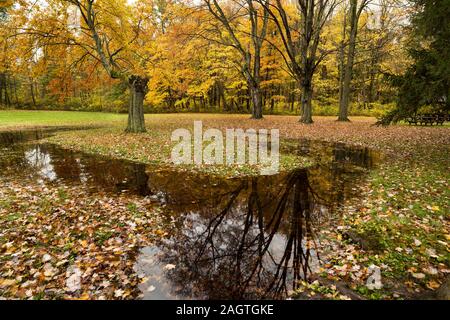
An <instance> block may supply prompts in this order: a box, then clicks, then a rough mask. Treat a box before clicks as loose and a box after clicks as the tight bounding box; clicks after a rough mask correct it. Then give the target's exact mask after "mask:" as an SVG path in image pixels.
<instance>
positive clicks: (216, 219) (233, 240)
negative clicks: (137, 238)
mask: <svg viewBox="0 0 450 320" xmlns="http://www.w3.org/2000/svg"><path fill="white" fill-rule="evenodd" d="M150 181H152V178H151V177H150ZM155 181H156V180H155ZM274 187H276V188H274ZM179 188H181V190H179V189H178V190H170V189H168V188H167V185H166V189H165V191H166V193H168V194H169V195H171V196H173V192H172V191H174V192H175V193H178V192H180V191H181V192H184V191H186V190H184V188H183V186H181V187H179ZM214 188H215V189H216V190H217V191H222V192H221V193H219V195H220V196H219V199H217V198H210V201H209V203H208V201H207V200H206V199H207V198H206V197H205V198H200V199H202V200H203V201H202V204H201V206H199V207H198V208H197V210H195V209H194V208H193V206H188V207H185V206H183V208H181V207H180V204H179V203H170V202H169V203H168V206H169V208H170V209H171V210H174V211H177V212H178V213H181V212H183V211H184V212H186V214H185V215H182V216H179V219H178V223H179V225H180V226H179V228H178V229H177V231H176V233H175V234H174V235H173V236H172V237H171V238H170V239H168V240H167V241H163V242H161V244H159V245H158V246H157V249H155V248H148V249H146V250H147V251H145V250H144V251H143V255H142V256H141V258H140V261H139V262H138V265H137V270H138V272H140V273H142V274H145V275H146V276H147V277H150V280H149V281H148V282H147V283H146V284H145V285H144V286H143V288H142V289H143V291H144V292H145V297H146V298H149V299H151V298H158V299H160V298H196V299H261V298H263V299H264V298H281V297H284V296H285V295H286V294H287V292H288V290H291V289H294V288H296V283H297V281H298V280H299V279H303V278H305V277H306V276H307V274H308V272H310V271H312V269H313V268H314V267H315V265H314V264H315V260H316V259H317V258H318V255H317V252H315V251H314V247H315V245H314V241H315V240H314V239H315V237H314V227H313V224H314V222H315V221H317V217H318V216H320V215H321V212H322V211H321V210H320V209H321V205H319V201H320V200H319V195H318V194H316V193H315V191H314V190H313V188H312V187H311V185H310V184H309V179H308V171H307V170H296V171H294V172H291V173H289V174H287V175H282V176H277V177H272V178H268V177H260V178H249V179H239V180H237V181H234V183H231V184H230V183H228V188H227V190H226V192H225V190H224V189H223V188H224V186H221V185H216V186H215V187H214ZM200 194H201V191H199V192H198V193H197V195H200ZM197 199H198V198H197ZM205 208H207V209H206V210H205ZM145 260H146V261H147V263H146V262H145ZM167 266H169V267H167ZM172 268H173V269H172ZM155 275H157V276H155ZM149 288H150V290H149ZM156 288H158V290H156Z"/></svg>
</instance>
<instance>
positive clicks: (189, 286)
mask: <svg viewBox="0 0 450 320" xmlns="http://www.w3.org/2000/svg"><path fill="white" fill-rule="evenodd" d="M49 134H52V132H51V131H24V132H18V133H0V176H3V177H15V178H18V179H20V178H21V177H27V178H32V179H36V180H37V181H39V180H42V181H48V182H51V183H55V184H59V183H64V184H71V185H80V187H83V188H87V189H89V190H90V191H91V192H93V193H95V192H112V193H117V192H127V193H132V194H138V195H141V196H146V197H151V198H153V199H155V200H157V201H158V202H159V203H160V205H161V207H162V208H163V212H164V213H163V214H166V215H167V216H168V217H170V218H171V219H172V220H173V221H174V222H175V225H176V228H175V231H173V232H172V233H171V234H170V236H169V237H168V238H167V239H165V240H161V241H160V242H159V243H156V244H154V245H152V246H149V247H146V248H143V249H142V250H141V252H140V254H139V255H138V257H137V261H136V264H135V269H136V271H137V273H138V274H139V275H140V276H141V277H143V278H147V279H148V280H147V281H146V282H145V283H143V284H142V285H141V290H142V292H143V296H144V298H145V299H179V298H185V299H261V298H285V297H286V295H287V293H288V292H289V291H290V290H292V289H295V287H296V282H297V281H298V280H300V279H303V278H305V277H306V276H307V275H308V274H309V273H314V271H315V269H316V268H317V265H318V259H319V257H320V252H316V250H315V247H316V243H317V238H316V233H317V232H318V231H319V230H320V228H321V227H323V226H324V225H325V224H329V223H331V222H332V221H333V220H335V219H337V218H338V217H337V211H336V209H337V208H338V207H339V206H340V205H341V204H342V203H343V201H345V200H346V199H348V198H350V197H357V196H358V195H357V194H355V193H356V191H355V187H356V186H357V184H358V183H361V181H362V179H364V177H365V175H366V174H367V172H368V170H370V169H371V168H372V167H373V166H374V165H376V164H377V163H378V162H379V161H380V155H379V154H377V153H376V152H373V151H371V150H369V149H367V148H354V147H349V146H346V145H344V144H331V143H319V142H312V141H308V140H301V141H290V142H289V143H288V144H287V145H286V146H285V147H284V152H289V153H293V154H298V155H304V156H310V157H312V158H314V160H315V161H316V163H317V165H315V166H314V167H311V168H308V169H297V170H294V171H292V172H289V173H281V174H278V175H273V176H259V177H246V178H232V179H224V178H218V177H214V176H208V175H201V174H194V173H189V172H181V171H173V170H168V169H161V168H156V167H154V166H147V165H144V164H140V163H134V162H130V161H123V160H117V159H109V158H106V157H100V156H93V155H88V154H84V153H79V152H72V151H67V150H64V149H62V148H60V147H57V146H55V145H51V144H42V143H39V141H38V139H40V138H43V137H45V136H48V135H49ZM24 142H26V143H24Z"/></svg>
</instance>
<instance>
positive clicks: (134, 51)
mask: <svg viewBox="0 0 450 320" xmlns="http://www.w3.org/2000/svg"><path fill="white" fill-rule="evenodd" d="M33 13H34V15H32V17H31V18H30V20H29V21H28V23H27V24H26V26H21V27H20V28H18V29H17V30H16V36H19V35H25V36H29V37H30V38H31V39H32V40H31V42H32V45H33V46H34V50H37V49H39V48H40V49H45V48H48V47H52V46H63V47H64V48H69V47H75V48H76V50H73V51H72V53H73V54H74V56H73V57H72V60H73V61H72V62H71V63H70V66H76V65H78V64H80V63H93V64H94V65H95V66H98V65H100V66H102V68H103V69H104V70H105V71H106V73H107V74H108V75H109V77H111V78H113V79H120V80H121V81H122V82H124V83H126V84H127V86H128V88H129V93H130V100H129V109H128V125H127V128H126V131H127V132H144V131H145V122H144V110H143V102H144V98H145V95H146V94H147V91H148V87H147V84H148V80H149V79H148V77H147V75H146V68H145V66H146V62H147V60H148V57H149V56H150V55H151V53H150V50H148V42H149V41H152V40H153V38H154V34H155V30H154V27H153V25H152V24H151V23H149V21H148V19H147V18H148V17H149V16H151V14H152V6H151V4H147V5H145V4H136V5H133V6H131V5H129V4H128V2H127V1H125V0H121V1H112V0H54V1H49V6H48V8H46V9H45V10H42V11H39V9H36V8H35V9H34V11H33Z"/></svg>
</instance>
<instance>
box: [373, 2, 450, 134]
mask: <svg viewBox="0 0 450 320" xmlns="http://www.w3.org/2000/svg"><path fill="white" fill-rule="evenodd" d="M411 2H412V3H413V5H414V9H415V10H414V13H413V15H412V19H411V30H412V39H411V41H410V45H409V48H408V53H409V55H410V57H411V58H412V60H413V63H412V64H411V66H410V67H409V68H408V69H407V70H406V72H405V73H404V74H403V75H400V76H396V75H389V78H390V80H391V82H392V83H393V85H394V86H396V87H397V88H398V95H397V108H396V109H394V110H393V111H391V112H389V113H388V114H386V115H385V116H384V117H383V118H382V119H381V120H380V121H379V122H378V124H382V125H387V124H390V123H391V122H394V123H395V122H397V121H399V120H401V119H403V118H405V117H407V116H409V115H411V114H414V113H416V112H418V111H419V109H420V108H421V107H424V106H428V107H430V108H431V109H433V110H435V111H440V112H446V113H448V112H449V111H450V46H449V39H450V2H449V1H448V0H412V1H411Z"/></svg>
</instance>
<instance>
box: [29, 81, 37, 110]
mask: <svg viewBox="0 0 450 320" xmlns="http://www.w3.org/2000/svg"><path fill="white" fill-rule="evenodd" d="M30 93H31V100H32V101H33V106H36V98H35V97H34V80H33V78H31V79H30Z"/></svg>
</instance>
